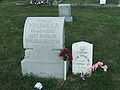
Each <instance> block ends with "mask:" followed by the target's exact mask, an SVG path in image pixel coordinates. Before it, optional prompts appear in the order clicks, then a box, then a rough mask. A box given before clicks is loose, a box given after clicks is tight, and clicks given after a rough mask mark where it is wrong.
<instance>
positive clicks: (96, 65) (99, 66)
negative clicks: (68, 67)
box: [81, 62, 108, 80]
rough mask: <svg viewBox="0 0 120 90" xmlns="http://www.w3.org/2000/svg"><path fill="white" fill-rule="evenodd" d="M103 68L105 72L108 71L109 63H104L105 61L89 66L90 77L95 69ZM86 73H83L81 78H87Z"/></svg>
mask: <svg viewBox="0 0 120 90" xmlns="http://www.w3.org/2000/svg"><path fill="white" fill-rule="evenodd" d="M97 69H98V70H101V69H102V70H103V71H104V72H107V69H108V66H107V65H104V63H103V62H97V63H96V64H93V66H91V67H89V68H88V77H90V76H91V75H92V72H93V71H95V70H97ZM85 75H86V74H84V73H81V78H82V79H83V80H85Z"/></svg>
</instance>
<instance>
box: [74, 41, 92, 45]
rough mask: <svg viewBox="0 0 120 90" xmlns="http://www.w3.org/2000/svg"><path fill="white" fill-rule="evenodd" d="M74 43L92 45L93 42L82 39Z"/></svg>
mask: <svg viewBox="0 0 120 90" xmlns="http://www.w3.org/2000/svg"><path fill="white" fill-rule="evenodd" d="M73 44H86V45H91V43H88V42H85V41H80V42H76V43H73Z"/></svg>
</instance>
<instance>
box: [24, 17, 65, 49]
mask: <svg viewBox="0 0 120 90" xmlns="http://www.w3.org/2000/svg"><path fill="white" fill-rule="evenodd" d="M64 19H65V18H64V17H28V18H27V19H26V21H25V26H24V35H23V46H24V48H34V47H36V46H39V47H41V46H44V47H46V46H50V48H53V47H54V48H53V49H56V48H57V49H58V48H60V49H61V48H63V45H64ZM51 46H52V47H51Z"/></svg>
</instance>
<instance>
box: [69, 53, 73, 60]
mask: <svg viewBox="0 0 120 90" xmlns="http://www.w3.org/2000/svg"><path fill="white" fill-rule="evenodd" d="M72 59H73V58H72V53H70V52H69V53H68V60H69V61H72Z"/></svg>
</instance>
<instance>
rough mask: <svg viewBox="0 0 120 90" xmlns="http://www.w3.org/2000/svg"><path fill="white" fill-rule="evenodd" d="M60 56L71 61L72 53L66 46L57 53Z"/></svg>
mask: <svg viewBox="0 0 120 90" xmlns="http://www.w3.org/2000/svg"><path fill="white" fill-rule="evenodd" d="M59 56H60V57H63V60H64V61H66V60H68V61H72V59H73V58H72V53H70V52H69V49H68V48H64V49H63V50H61V52H60V53H59Z"/></svg>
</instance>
